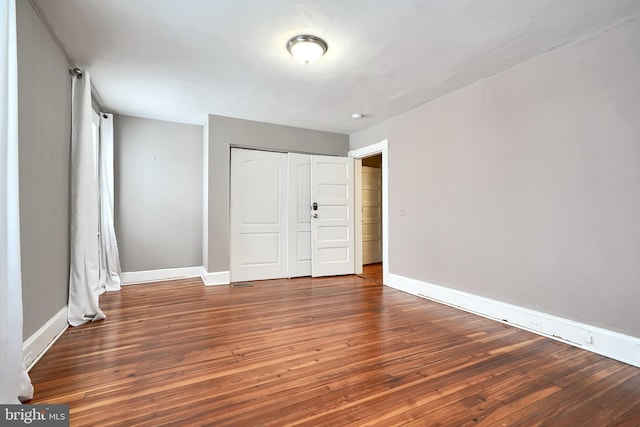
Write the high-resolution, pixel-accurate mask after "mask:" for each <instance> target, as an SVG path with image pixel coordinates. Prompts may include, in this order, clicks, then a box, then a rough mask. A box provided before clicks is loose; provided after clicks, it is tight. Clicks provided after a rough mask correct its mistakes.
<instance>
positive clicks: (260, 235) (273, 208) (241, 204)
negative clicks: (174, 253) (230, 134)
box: [230, 148, 287, 282]
mask: <svg viewBox="0 0 640 427" xmlns="http://www.w3.org/2000/svg"><path fill="white" fill-rule="evenodd" d="M230 190H231V195H230V196H231V201H230V228H231V230H230V231H231V281H233V282H239V281H245V280H257V279H275V278H281V277H286V276H287V252H286V250H287V210H286V206H287V155H286V154H285V153H272V152H266V151H257V150H244V149H238V148H234V149H232V150H231V188H230Z"/></svg>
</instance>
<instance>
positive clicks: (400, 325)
mask: <svg viewBox="0 0 640 427" xmlns="http://www.w3.org/2000/svg"><path fill="white" fill-rule="evenodd" d="M101 306H102V308H103V309H104V311H105V312H106V314H107V319H106V320H103V321H100V322H96V323H94V324H87V325H83V326H80V327H76V328H71V329H69V330H68V331H67V332H65V333H64V334H63V336H62V337H61V338H60V339H59V340H58V342H57V343H56V344H55V345H54V346H53V347H52V348H51V350H50V351H49V352H48V353H47V354H46V355H45V356H44V357H43V358H42V360H40V362H39V363H38V364H37V365H36V366H35V368H34V369H33V370H32V371H31V378H32V380H33V383H34V386H35V390H36V391H35V398H34V400H33V401H32V403H51V404H53V403H67V404H69V405H70V410H71V425H72V426H112V425H113V426H138V425H141V426H158V425H178V426H190V425H216V426H218V425H220V426H224V425H229V426H253V425H268V426H281V425H310V426H342V425H353V426H366V425H380V426H390V425H419V426H469V425H483V426H485V425H486V426H490V425H492V426H514V425H518V426H534V425H546V426H572V427H573V426H598V427H599V426H607V425H619V426H638V425H640V369H638V368H635V367H632V366H630V365H626V364H624V363H620V362H616V361H614V360H611V359H608V358H605V357H601V356H598V355H595V354H593V353H589V352H586V351H583V350H580V349H576V348H573V347H570V346H567V345H564V344H561V343H558V342H555V341H552V340H549V339H546V338H543V337H540V336H537V335H534V334H531V333H528V332H525V331H521V330H519V329H516V328H513V327H510V326H507V325H503V324H501V323H498V322H494V321H491V320H487V319H484V318H482V317H478V316H475V315H472V314H468V313H465V312H462V311H459V310H456V309H453V308H450V307H447V306H443V305H440V304H436V303H433V302H430V301H428V300H424V299H421V298H417V297H414V296H411V295H408V294H405V293H402V292H399V291H396V290H394V289H391V288H388V287H384V286H381V285H380V284H379V283H377V282H376V281H374V280H370V279H365V278H361V277H357V276H342V277H336V278H328V279H310V278H300V279H293V280H271V281H263V282H255V283H254V286H253V287H238V288H234V287H231V286H212V287H205V286H203V285H202V284H201V282H200V280H195V279H194V280H180V281H173V282H164V283H157V284H145V285H134V286H128V287H125V288H124V289H123V290H122V291H120V292H117V293H109V294H106V295H103V296H102V297H101Z"/></svg>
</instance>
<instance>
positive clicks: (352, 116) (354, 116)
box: [351, 113, 364, 120]
mask: <svg viewBox="0 0 640 427" xmlns="http://www.w3.org/2000/svg"><path fill="white" fill-rule="evenodd" d="M363 117H364V115H363V114H361V113H353V114H352V115H351V118H352V119H354V120H359V119H361V118H363Z"/></svg>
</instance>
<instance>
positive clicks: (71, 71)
mask: <svg viewBox="0 0 640 427" xmlns="http://www.w3.org/2000/svg"><path fill="white" fill-rule="evenodd" d="M69 74H71V75H72V76H77V77H78V78H79V79H81V78H82V70H81V69H80V68H78V67H76V68H73V69H69Z"/></svg>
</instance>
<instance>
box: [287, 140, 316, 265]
mask: <svg viewBox="0 0 640 427" xmlns="http://www.w3.org/2000/svg"><path fill="white" fill-rule="evenodd" d="M288 252H289V277H300V276H310V275H311V156H310V155H308V154H296V153H289V248H288Z"/></svg>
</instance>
